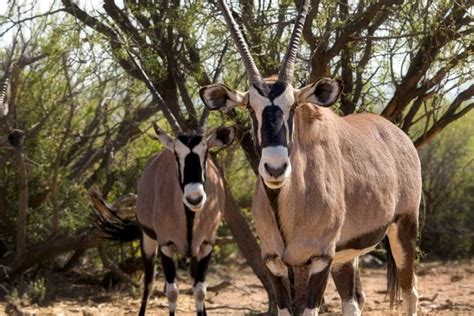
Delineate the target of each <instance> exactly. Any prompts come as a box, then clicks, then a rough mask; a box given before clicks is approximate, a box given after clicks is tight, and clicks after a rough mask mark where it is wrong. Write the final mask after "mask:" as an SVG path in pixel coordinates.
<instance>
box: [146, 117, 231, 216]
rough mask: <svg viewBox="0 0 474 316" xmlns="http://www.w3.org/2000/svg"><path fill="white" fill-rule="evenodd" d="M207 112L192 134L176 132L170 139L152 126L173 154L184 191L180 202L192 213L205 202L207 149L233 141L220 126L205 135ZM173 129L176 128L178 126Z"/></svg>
mask: <svg viewBox="0 0 474 316" xmlns="http://www.w3.org/2000/svg"><path fill="white" fill-rule="evenodd" d="M208 115H209V111H208V110H207V109H204V111H203V114H202V116H201V119H200V121H199V124H198V127H197V129H196V131H195V132H183V131H182V130H181V129H175V130H174V134H175V136H174V137H172V136H170V135H168V134H167V133H166V132H164V131H163V130H161V129H160V128H159V127H158V126H157V125H156V124H153V128H154V129H155V133H156V135H157V137H158V139H159V140H160V141H161V143H162V144H163V145H164V146H165V148H166V149H168V150H170V151H171V152H173V154H174V156H175V157H176V164H177V168H178V172H179V174H178V180H179V184H180V186H181V189H182V190H183V203H184V204H185V205H186V206H187V207H188V208H189V209H190V210H192V211H195V212H196V211H199V210H201V209H202V208H203V206H204V204H205V203H206V198H207V195H206V191H205V190H204V183H205V181H206V173H205V170H206V162H207V154H208V150H209V149H210V148H212V147H221V146H224V145H227V144H229V143H230V142H231V141H232V140H233V138H234V130H233V128H229V127H219V128H217V129H215V130H214V131H212V132H211V133H210V135H208V136H207V137H206V135H205V133H204V132H205V129H204V127H205V125H206V122H207V118H208ZM173 126H178V125H177V123H176V124H173Z"/></svg>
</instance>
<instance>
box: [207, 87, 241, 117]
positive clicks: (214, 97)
mask: <svg viewBox="0 0 474 316" xmlns="http://www.w3.org/2000/svg"><path fill="white" fill-rule="evenodd" d="M199 95H200V96H201V99H202V101H203V102H204V104H205V105H206V106H207V108H208V109H209V110H211V111H212V110H218V109H222V110H224V111H229V110H230V109H232V108H233V107H235V106H244V105H246V104H247V98H248V97H247V93H246V92H240V91H237V90H233V89H230V88H229V87H227V86H226V85H225V84H222V83H216V84H211V85H208V86H205V87H202V88H201V89H200V90H199Z"/></svg>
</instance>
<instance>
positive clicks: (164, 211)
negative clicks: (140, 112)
mask: <svg viewBox="0 0 474 316" xmlns="http://www.w3.org/2000/svg"><path fill="white" fill-rule="evenodd" d="M208 113H209V111H208V110H207V109H205V110H204V112H203V115H202V117H201V119H200V122H199V126H198V128H197V129H196V131H195V132H183V131H181V130H180V129H175V130H174V133H175V136H176V137H171V136H169V135H168V134H166V133H165V132H164V131H162V130H161V129H159V128H158V127H157V126H156V125H155V124H154V129H155V132H156V134H157V136H158V138H159V140H160V141H161V142H162V144H163V145H164V146H165V149H164V150H163V152H161V153H160V154H157V155H154V156H152V157H151V158H150V159H149V161H148V163H147V165H146V167H145V170H144V171H143V174H142V176H141V177H140V179H139V181H138V194H137V202H136V224H137V225H138V229H137V227H135V225H134V224H133V223H131V222H130V221H124V220H122V219H121V218H119V217H118V216H117V215H114V214H115V213H114V212H111V210H110V207H109V206H108V205H107V204H106V203H105V202H104V201H103V200H101V198H100V197H98V196H97V195H93V196H92V197H93V201H94V204H95V210H94V212H95V217H96V222H97V226H99V228H101V229H102V230H103V231H104V232H105V233H106V234H107V235H108V236H109V238H111V239H117V240H133V239H135V238H140V246H141V252H142V258H143V263H144V270H145V275H144V289H143V297H142V302H141V307H140V312H139V315H145V311H146V306H147V302H148V299H149V296H150V293H151V291H152V288H153V279H154V263H153V259H154V258H155V256H156V253H157V252H158V253H159V255H160V259H161V264H162V266H163V271H164V275H165V279H166V285H165V294H166V297H167V299H168V303H169V312H170V315H174V314H175V311H176V302H177V299H178V286H177V282H176V265H175V262H174V259H173V258H174V255H175V254H177V255H179V256H181V257H187V258H190V262H191V266H190V272H191V277H192V278H193V282H194V283H193V294H194V299H195V301H196V310H197V315H206V308H205V305H204V300H205V296H206V283H205V281H206V275H207V270H208V266H209V262H210V259H211V254H212V250H213V246H214V243H215V241H216V231H217V228H218V226H219V224H220V219H221V215H222V213H223V211H224V205H225V190H224V183H223V181H222V178H221V177H220V175H219V171H218V169H217V167H216V165H215V164H214V163H213V162H212V160H211V159H209V158H208V151H209V149H210V148H212V147H222V146H225V145H228V144H230V143H231V142H232V140H233V138H234V130H233V128H230V127H219V128H217V129H215V130H213V131H212V132H211V133H210V134H209V135H208V136H207V137H206V136H205V133H204V126H205V124H206V121H207V115H208ZM172 126H175V127H176V126H178V125H177V124H172ZM104 212H107V213H106V214H104Z"/></svg>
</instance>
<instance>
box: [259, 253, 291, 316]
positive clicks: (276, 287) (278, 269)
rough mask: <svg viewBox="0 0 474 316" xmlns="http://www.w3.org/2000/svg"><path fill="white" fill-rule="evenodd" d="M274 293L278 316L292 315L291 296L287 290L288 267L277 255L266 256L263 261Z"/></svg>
mask: <svg viewBox="0 0 474 316" xmlns="http://www.w3.org/2000/svg"><path fill="white" fill-rule="evenodd" d="M263 260H264V262H265V265H266V267H267V269H268V272H269V275H270V279H271V281H272V285H273V291H274V292H275V296H276V301H277V305H278V315H279V316H287V315H291V314H292V308H291V294H290V289H289V279H288V267H287V266H286V264H285V263H284V262H283V261H282V260H281V258H280V257H279V256H278V255H268V256H266V257H265V258H264V259H263Z"/></svg>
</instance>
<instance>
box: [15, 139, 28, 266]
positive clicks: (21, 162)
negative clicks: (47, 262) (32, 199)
mask: <svg viewBox="0 0 474 316" xmlns="http://www.w3.org/2000/svg"><path fill="white" fill-rule="evenodd" d="M15 161H16V167H17V170H18V214H17V223H16V249H15V250H16V251H15V260H20V259H21V258H22V257H23V256H24V255H25V253H26V228H27V223H28V218H27V216H28V175H27V170H26V164H25V156H24V154H23V152H22V151H21V148H20V149H15Z"/></svg>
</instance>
